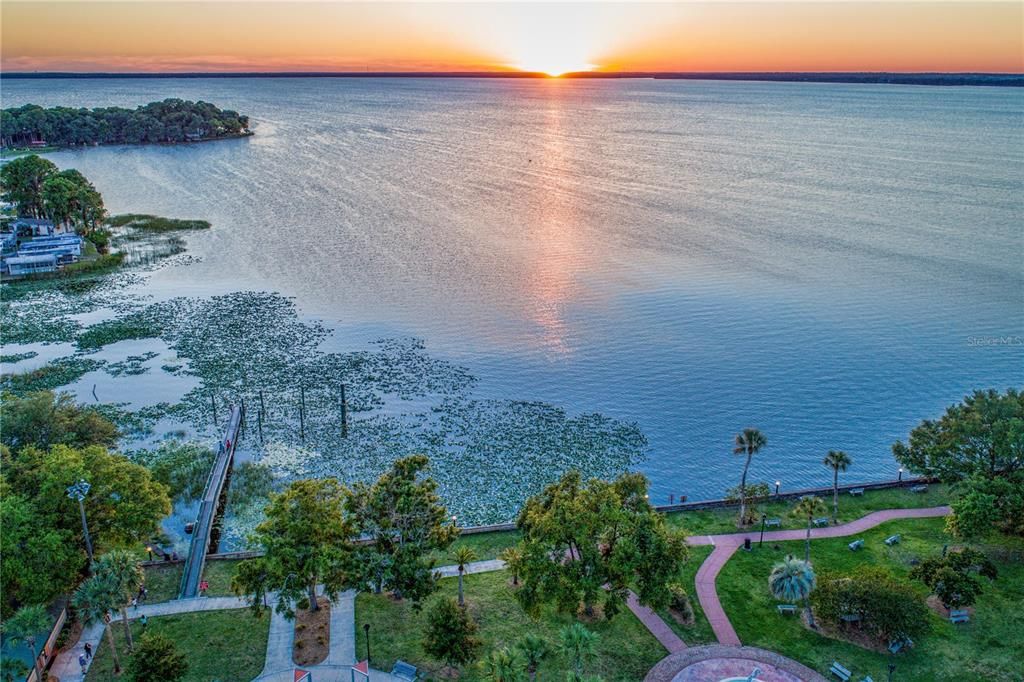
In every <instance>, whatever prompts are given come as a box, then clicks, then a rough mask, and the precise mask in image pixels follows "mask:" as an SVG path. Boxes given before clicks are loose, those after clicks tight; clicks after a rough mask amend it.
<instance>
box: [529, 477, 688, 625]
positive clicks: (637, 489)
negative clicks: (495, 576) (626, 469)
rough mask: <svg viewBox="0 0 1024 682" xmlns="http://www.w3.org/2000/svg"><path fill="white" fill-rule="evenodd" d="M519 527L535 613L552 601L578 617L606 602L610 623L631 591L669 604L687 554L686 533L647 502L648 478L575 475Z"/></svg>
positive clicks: (533, 502)
mask: <svg viewBox="0 0 1024 682" xmlns="http://www.w3.org/2000/svg"><path fill="white" fill-rule="evenodd" d="M517 523H518V526H519V528H521V529H522V531H523V538H524V539H523V543H522V552H523V565H522V569H521V578H522V580H523V587H522V588H521V589H520V590H519V591H518V592H517V593H516V597H517V599H519V601H520V603H521V604H522V605H523V607H524V608H525V609H526V610H527V611H528V612H531V613H537V612H538V610H539V609H540V607H541V605H542V604H544V603H547V602H554V603H555V604H556V605H557V607H558V608H559V609H560V610H562V611H568V612H570V613H572V612H575V611H576V609H577V608H578V607H579V605H580V603H581V602H582V604H583V606H584V609H586V610H587V611H588V612H592V610H593V607H594V606H595V605H598V604H600V605H601V606H602V607H603V610H604V615H605V616H606V617H607V618H611V617H613V616H614V615H615V614H616V613H617V612H618V611H619V610H621V608H622V606H623V604H624V603H625V600H626V596H627V593H628V590H629V589H630V586H633V587H634V588H635V589H636V591H637V593H638V596H639V598H640V601H641V603H643V604H646V605H649V606H653V607H660V606H665V605H666V604H667V603H668V602H669V601H670V600H671V592H670V590H669V588H668V584H669V582H670V581H671V580H673V579H674V578H675V576H676V575H677V574H678V572H679V567H680V565H681V564H682V562H683V561H684V560H685V559H686V555H687V550H686V540H685V538H684V535H683V533H682V531H679V530H675V529H670V528H668V527H667V526H666V524H665V520H664V518H663V517H662V516H661V515H660V514H658V513H656V512H655V511H654V509H653V508H652V507H651V505H650V504H649V503H648V501H647V479H646V478H644V477H643V475H641V474H623V475H622V476H620V477H619V478H618V479H616V480H614V481H603V480H599V479H592V480H590V481H587V482H586V483H584V482H583V480H582V478H581V476H580V473H579V472H578V471H570V472H568V473H566V474H565V475H564V476H563V477H562V479H561V480H560V481H558V482H556V483H552V484H551V485H549V486H548V487H547V488H545V489H544V491H543V492H541V493H540V494H538V495H535V496H533V497H531V498H530V499H528V500H527V501H526V504H525V505H524V506H523V509H522V510H521V511H520V513H519V518H518V522H517Z"/></svg>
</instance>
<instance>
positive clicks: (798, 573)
mask: <svg viewBox="0 0 1024 682" xmlns="http://www.w3.org/2000/svg"><path fill="white" fill-rule="evenodd" d="M815 584H816V579H815V576H814V569H813V568H812V567H811V565H810V564H809V563H808V562H806V561H801V560H800V559H797V558H795V557H793V555H792V554H790V555H788V556H787V557H786V558H785V559H784V560H782V561H780V562H779V563H777V564H775V565H774V566H773V567H772V572H771V574H770V575H769V576H768V589H770V590H771V592H772V596H773V597H775V598H776V599H779V600H782V601H789V602H795V601H802V602H803V604H804V609H805V610H806V611H807V623H808V625H810V626H811V627H812V628H813V627H814V613H812V612H811V602H810V596H811V592H812V591H813V590H814V586H815Z"/></svg>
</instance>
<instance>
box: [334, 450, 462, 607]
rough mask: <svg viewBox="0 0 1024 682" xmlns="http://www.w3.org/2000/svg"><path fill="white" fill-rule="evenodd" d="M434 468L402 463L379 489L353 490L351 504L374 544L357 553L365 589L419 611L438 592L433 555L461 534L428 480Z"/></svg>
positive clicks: (418, 461)
mask: <svg viewBox="0 0 1024 682" xmlns="http://www.w3.org/2000/svg"><path fill="white" fill-rule="evenodd" d="M429 464H430V461H429V460H428V459H427V458H426V457H425V456H423V455H413V456H410V457H405V458H403V459H399V460H396V461H395V462H394V463H393V464H392V465H391V468H390V469H389V470H388V471H386V472H384V474H383V475H382V476H381V477H380V478H379V479H378V480H377V481H376V482H375V483H374V484H373V485H370V486H368V485H365V484H362V483H358V484H356V485H355V486H353V488H352V490H351V491H350V492H349V494H348V495H347V497H346V502H345V506H346V509H347V510H348V512H349V513H350V514H351V515H352V516H353V517H354V518H355V520H356V525H357V526H358V528H359V530H360V532H361V533H362V534H364V535H367V536H369V537H371V538H373V543H372V544H367V545H363V546H361V547H359V548H358V549H357V551H356V565H357V566H358V567H359V576H358V577H359V582H360V584H361V585H363V586H364V587H366V588H370V589H373V590H376V591H381V590H390V591H392V592H394V593H395V594H396V595H398V596H400V597H403V598H407V599H411V600H412V601H413V602H414V603H415V604H417V605H418V604H419V602H420V601H421V600H422V599H423V598H425V597H426V596H427V595H429V594H430V593H431V592H433V591H434V589H435V587H436V578H435V577H434V570H433V569H434V560H433V559H431V558H430V555H431V553H433V552H437V551H441V550H444V549H447V548H448V546H449V545H451V543H452V542H453V541H454V540H455V538H456V537H458V534H459V529H458V528H457V527H456V526H455V524H454V523H453V522H451V520H450V518H449V515H448V510H447V509H445V507H444V505H443V504H442V503H441V498H440V497H439V496H438V494H437V483H436V482H435V481H434V480H433V479H431V478H428V477H427V476H426V471H427V469H428V467H429Z"/></svg>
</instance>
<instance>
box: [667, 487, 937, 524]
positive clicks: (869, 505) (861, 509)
mask: <svg viewBox="0 0 1024 682" xmlns="http://www.w3.org/2000/svg"><path fill="white" fill-rule="evenodd" d="M822 500H824V502H825V503H826V506H827V507H828V515H829V516H831V514H832V494H831V493H828V494H826V495H823V496H822ZM796 502H797V501H796V500H780V501H777V502H764V503H762V504H757V505H754V508H755V509H756V510H757V512H758V514H765V515H767V516H768V518H770V519H771V518H778V519H781V521H782V528H783V529H787V528H803V527H805V525H806V522H801V521H799V520H798V519H794V518H792V517H791V516H790V512H791V511H792V510H793V507H794V506H796ZM948 502H949V493H948V491H947V489H946V486H944V485H930V486H928V492H926V493H912V492H910V490H908V489H907V488H886V489H883V490H868V491H866V492H865V493H864V495H863V496H859V497H853V496H851V495H850V494H849V493H840V494H839V522H840V523H846V522H847V521H853V520H854V519H859V518H860V517H862V516H864V515H866V514H870V513H871V512H873V511H879V510H882V509H903V508H907V509H910V508H918V507H938V506H940V505H943V504H948ZM738 514H739V509H738V508H737V507H728V508H725V509H704V510H700V511H685V512H674V513H671V514H668V515H667V520H668V522H669V524H671V525H675V526H682V527H683V528H684V529H685V530H686V532H687V534H689V535H714V534H716V533H735V532H737V531H738V530H739V529H738V528H737V527H736V517H737V515H738ZM760 529H761V526H760V524H758V525H757V526H756V528H754V529H753V530H754V531H760ZM770 530H778V529H777V528H772V529H770Z"/></svg>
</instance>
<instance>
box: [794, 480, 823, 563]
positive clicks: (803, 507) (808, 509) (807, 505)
mask: <svg viewBox="0 0 1024 682" xmlns="http://www.w3.org/2000/svg"><path fill="white" fill-rule="evenodd" d="M824 513H825V503H824V502H822V501H821V498H820V497H815V496H814V495H807V496H805V497H801V498H800V501H799V502H797V504H796V507H794V508H793V516H794V517H796V518H798V519H802V520H804V521H806V522H807V539H806V540H805V550H804V561H810V560H811V524H813V523H814V519H815V518H818V517H819V516H820V515H821V514H824Z"/></svg>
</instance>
